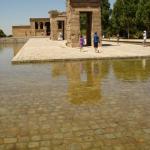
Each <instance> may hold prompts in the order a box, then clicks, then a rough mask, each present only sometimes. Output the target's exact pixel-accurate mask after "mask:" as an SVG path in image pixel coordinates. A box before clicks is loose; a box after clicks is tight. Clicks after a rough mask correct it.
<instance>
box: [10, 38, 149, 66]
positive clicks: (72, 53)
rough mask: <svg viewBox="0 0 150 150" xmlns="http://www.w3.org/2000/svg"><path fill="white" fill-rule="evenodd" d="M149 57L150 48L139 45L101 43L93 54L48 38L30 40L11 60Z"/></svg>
mask: <svg viewBox="0 0 150 150" xmlns="http://www.w3.org/2000/svg"><path fill="white" fill-rule="evenodd" d="M142 57H150V47H149V46H147V47H143V46H141V45H133V44H132V45H131V44H123V43H121V44H120V45H117V44H115V43H113V42H103V47H102V48H100V53H95V51H94V49H93V48H92V47H84V48H83V50H82V52H80V49H79V48H70V47H67V46H66V45H65V41H51V40H49V39H48V38H32V39H30V40H29V41H28V42H27V43H26V44H25V45H24V46H23V48H22V49H21V50H20V51H19V52H18V54H17V55H16V56H15V57H14V58H13V60H12V62H13V63H31V62H49V61H64V60H85V59H114V58H142Z"/></svg>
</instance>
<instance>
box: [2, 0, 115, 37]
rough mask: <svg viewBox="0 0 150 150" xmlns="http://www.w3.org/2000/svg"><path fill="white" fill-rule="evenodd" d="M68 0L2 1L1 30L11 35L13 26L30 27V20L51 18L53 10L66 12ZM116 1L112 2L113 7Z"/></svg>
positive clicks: (111, 0)
mask: <svg viewBox="0 0 150 150" xmlns="http://www.w3.org/2000/svg"><path fill="white" fill-rule="evenodd" d="M65 1H66V0H0V29H2V30H3V31H4V32H5V33H6V34H11V26H12V25H24V24H25V25H26V24H27V25H28V24H29V18H32V17H35V18H38V17H49V16H48V11H49V10H52V9H58V10H65ZM115 1H116V0H110V3H111V5H113V3H114V2H115Z"/></svg>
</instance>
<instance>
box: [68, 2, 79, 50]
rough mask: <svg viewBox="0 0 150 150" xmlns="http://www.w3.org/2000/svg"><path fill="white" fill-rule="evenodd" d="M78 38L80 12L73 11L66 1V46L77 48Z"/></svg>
mask: <svg viewBox="0 0 150 150" xmlns="http://www.w3.org/2000/svg"><path fill="white" fill-rule="evenodd" d="M79 36H80V12H79V11H76V10H75V9H73V8H72V7H71V5H70V1H68V7H67V45H68V46H71V47H78V46H79Z"/></svg>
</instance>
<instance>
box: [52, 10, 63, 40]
mask: <svg viewBox="0 0 150 150" xmlns="http://www.w3.org/2000/svg"><path fill="white" fill-rule="evenodd" d="M49 14H50V24H51V35H50V37H51V39H52V40H58V38H59V34H60V33H62V34H63V35H64V40H65V39H66V14H65V13H59V12H49ZM58 22H63V23H64V24H63V28H61V29H59V28H58Z"/></svg>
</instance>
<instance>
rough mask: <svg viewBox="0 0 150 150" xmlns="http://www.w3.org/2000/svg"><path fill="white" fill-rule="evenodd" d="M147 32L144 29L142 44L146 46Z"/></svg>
mask: <svg viewBox="0 0 150 150" xmlns="http://www.w3.org/2000/svg"><path fill="white" fill-rule="evenodd" d="M146 40H147V34H146V31H144V32H143V46H144V47H145V46H146Z"/></svg>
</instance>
